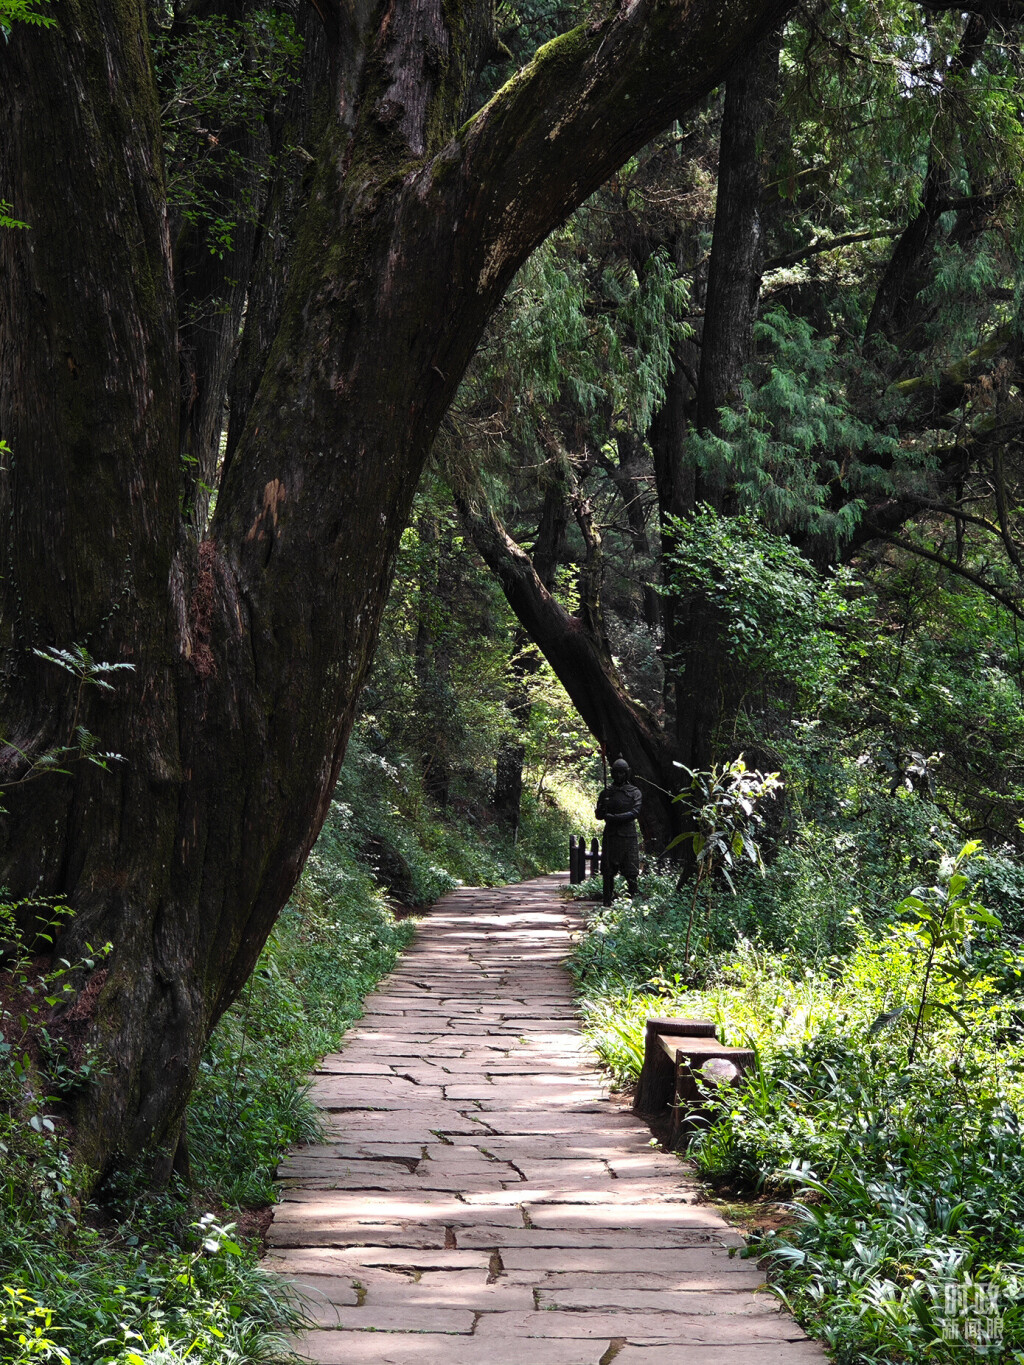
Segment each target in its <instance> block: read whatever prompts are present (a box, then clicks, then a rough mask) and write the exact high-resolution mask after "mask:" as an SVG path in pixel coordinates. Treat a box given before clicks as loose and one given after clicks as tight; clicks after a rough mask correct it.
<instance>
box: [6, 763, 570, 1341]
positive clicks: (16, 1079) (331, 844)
mask: <svg viewBox="0 0 1024 1365" xmlns="http://www.w3.org/2000/svg"><path fill="white" fill-rule="evenodd" d="M368 770H369V771H368ZM414 796H416V792H415V789H414V787H413V786H412V785H411V784H409V786H408V789H407V790H406V791H405V792H404V793H403V792H402V791H401V790H400V789H399V787H398V785H397V784H396V782H395V780H394V778H393V776H391V775H389V774H387V773H380V772H377V773H375V772H374V761H373V760H372V759H370V760H367V759H366V758H365V756H364V757H363V758H361V757H360V755H359V753H358V752H357V753H356V754H355V755H354V757H353V762H352V765H351V770H350V771H348V772H347V774H346V775H345V777H344V778H343V780H342V782H341V783H340V785H339V789H338V793H337V799H336V800H335V801H334V802H333V803H332V806H331V809H330V812H329V815H328V818H327V821H326V823H325V825H324V828H323V831H322V833H321V835H320V838H319V840H318V842H317V844H316V847H315V848H314V850H313V853H312V854H311V856H310V858H309V861H308V863H307V866H306V869H305V872H304V874H303V877H302V880H301V882H300V884H299V887H298V889H297V891H296V893H295V895H294V897H293V898H292V901H291V902H290V904H289V905H288V906H287V907H286V909H285V911H284V912H283V914H282V915H281V917H280V919H279V921H278V923H277V925H276V927H275V929H274V931H273V933H272V935H271V937H270V939H269V941H268V942H267V945H266V947H265V949H264V951H263V953H262V955H261V957H260V960H259V963H258V965H257V968H256V970H255V972H254V973H253V975H252V977H251V979H250V980H249V982H248V983H247V985H246V986H245V988H244V990H243V991H242V994H241V996H240V998H239V999H238V1000H237V1001H236V1003H235V1005H234V1007H233V1008H232V1009H231V1010H230V1011H228V1013H227V1014H226V1015H225V1017H224V1018H223V1019H222V1020H221V1022H220V1024H219V1025H218V1027H217V1029H216V1030H215V1032H214V1034H213V1037H212V1039H211V1040H210V1043H209V1045H208V1047H207V1049H206V1053H205V1056H204V1058H203V1062H202V1067H201V1073H200V1076H199V1080H198V1083H197V1085H196V1088H195V1091H194V1093H193V1096H192V1100H191V1104H190V1107H189V1112H188V1120H187V1133H188V1148H189V1156H190V1164H191V1180H190V1182H189V1184H188V1185H186V1184H184V1183H182V1182H181V1181H180V1180H179V1179H178V1178H177V1177H176V1178H175V1180H174V1181H172V1184H171V1186H170V1187H169V1188H168V1189H167V1190H166V1191H165V1192H164V1193H162V1194H160V1195H155V1194H153V1193H152V1191H151V1190H150V1189H149V1188H148V1180H147V1179H146V1177H145V1175H144V1173H142V1172H140V1171H132V1170H129V1171H122V1172H120V1173H119V1174H118V1175H117V1176H116V1177H114V1178H112V1179H110V1180H108V1181H107V1183H106V1184H105V1186H104V1187H103V1189H102V1190H101V1191H100V1192H99V1194H98V1196H95V1197H87V1195H86V1190H87V1188H88V1185H89V1182H88V1180H87V1178H86V1176H87V1173H86V1172H83V1171H80V1170H77V1169H76V1168H75V1166H74V1164H73V1161H72V1157H71V1145H70V1134H69V1132H68V1129H67V1125H66V1121H65V1120H64V1119H63V1117H62V1114H63V1108H62V1101H61V1095H62V1094H67V1093H68V1092H69V1090H70V1089H71V1088H73V1087H74V1086H76V1085H81V1084H87V1083H88V1077H89V1067H90V1065H91V1063H90V1060H89V1058H88V1056H86V1057H85V1058H83V1059H81V1060H80V1061H79V1063H78V1064H77V1066H76V1067H70V1066H69V1065H68V1063H67V1059H66V1058H65V1059H64V1060H61V1059H60V1058H59V1057H57V1055H56V1054H54V1055H52V1056H50V1055H48V1054H47V1052H46V1048H45V1046H43V1045H42V1044H45V1029H46V1023H47V1021H48V1019H49V1017H50V1013H51V1011H52V1010H53V1009H54V1007H56V1006H59V1004H60V999H61V995H62V989H63V987H62V982H63V980H64V978H65V977H66V975H67V973H66V971H64V969H62V968H60V967H59V965H58V966H57V967H54V966H53V965H52V964H51V965H50V966H46V965H44V964H42V963H41V962H40V961H39V960H37V961H36V962H34V963H33V962H23V963H21V964H18V965H17V966H16V967H14V968H13V969H9V970H7V971H5V972H4V973H3V974H2V975H0V986H2V985H4V984H5V983H6V990H5V992H4V994H3V996H0V1362H2V1365H29V1362H33V1365H34V1363H35V1362H44V1363H45V1365H49V1363H50V1362H53V1365H181V1363H182V1362H184V1361H185V1360H188V1361H189V1362H190V1365H236V1363H237V1365H242V1362H272V1361H279V1360H284V1359H286V1358H287V1359H290V1358H292V1357H291V1355H290V1352H289V1349H288V1345H287V1341H286V1333H287V1331H288V1329H289V1328H290V1327H292V1326H295V1325H296V1324H297V1323H298V1322H299V1320H300V1313H299V1308H298V1305H297V1304H296V1302H295V1301H294V1300H293V1299H292V1298H290V1297H289V1293H288V1291H287V1290H286V1289H285V1288H284V1287H283V1285H282V1282H281V1281H280V1280H279V1279H278V1278H277V1277H275V1276H272V1275H269V1274H268V1273H266V1272H265V1271H263V1270H262V1269H261V1267H260V1266H259V1264H258V1252H259V1238H258V1235H255V1234H257V1233H258V1227H259V1221H260V1219H259V1213H258V1211H259V1210H260V1209H261V1208H262V1207H264V1206H266V1205H269V1204H271V1203H272V1202H273V1200H274V1198H275V1195H274V1186H273V1178H274V1172H275V1170H276V1167H277V1164H278V1161H279V1158H280V1155H281V1153H282V1151H283V1150H284V1149H285V1148H286V1147H288V1146H290V1145H292V1144H294V1143H298V1142H303V1141H308V1140H310V1139H315V1138H316V1136H317V1135H318V1118H317V1111H316V1110H315V1108H314V1106H313V1105H312V1103H311V1102H310V1101H309V1099H308V1098H307V1089H308V1076H309V1072H310V1070H311V1068H312V1067H313V1065H314V1064H315V1063H316V1061H317V1060H318V1058H319V1057H321V1056H322V1055H323V1054H324V1053H325V1052H328V1051H329V1050H331V1049H332V1048H333V1047H335V1046H336V1045H337V1043H338V1041H339V1039H340V1037H341V1035H342V1033H343V1032H344V1030H345V1029H346V1028H347V1027H348V1025H349V1024H350V1023H351V1021H352V1020H354V1019H356V1018H358V1016H359V1014H360V1012H361V1009H362V1000H363V998H364V996H365V995H366V993H367V992H368V991H370V990H371V989H372V988H373V987H374V985H375V984H376V982H377V981H378V980H379V979H380V977H381V976H382V975H384V974H385V973H386V972H387V971H389V970H390V968H391V966H392V965H393V964H394V962H395V959H396V957H397V955H398V953H399V952H400V951H401V949H402V948H403V946H404V945H405V944H406V943H407V942H408V941H409V938H410V937H411V935H412V932H413V922H412V921H410V920H408V919H399V918H396V915H395V913H394V909H393V903H394V901H395V900H396V899H398V897H397V895H396V891H398V890H401V891H402V893H403V895H404V898H405V899H406V900H408V901H410V902H414V903H417V904H421V903H424V902H427V901H430V900H432V899H434V898H435V897H436V896H438V895H440V894H442V893H443V892H444V891H446V890H448V889H450V888H451V887H453V886H455V885H456V884H457V882H458V881H459V880H475V881H491V882H494V881H502V880H514V879H518V877H519V876H521V875H523V874H524V872H536V871H541V870H546V868H547V867H550V866H557V865H560V864H561V863H562V861H563V859H564V848H565V845H566V842H567V839H566V832H565V826H566V817H565V816H564V815H563V814H562V813H561V811H560V809H559V808H558V807H556V806H555V805H553V804H550V805H549V804H546V803H544V802H537V801H535V800H532V799H526V800H524V818H523V822H522V826H521V837H520V839H519V841H518V843H517V844H516V845H513V844H512V843H511V841H510V840H509V839H508V838H507V837H503V836H502V834H501V831H500V830H494V829H492V828H490V827H488V826H487V825H486V824H484V825H483V827H481V825H480V823H477V824H474V823H473V821H472V820H470V819H469V818H468V816H465V815H462V814H460V813H459V812H458V811H457V810H456V811H453V812H450V813H449V815H448V817H447V818H441V816H440V815H439V814H438V812H436V811H435V810H433V809H431V808H430V807H429V805H428V804H426V803H422V802H421V806H420V809H419V810H418V811H417V810H411V809H407V810H406V811H405V812H404V813H403V811H402V809H401V806H400V804H399V801H400V800H401V801H403V802H404V801H406V800H408V801H409V802H410V803H411V802H412V800H413V797H414ZM381 863H384V864H387V865H389V866H390V867H391V869H392V870H394V869H395V868H399V869H400V870H401V869H403V868H404V871H403V873H402V876H401V877H399V878H398V879H397V881H398V885H397V886H396V884H395V882H394V881H392V880H391V879H388V881H387V885H386V886H384V885H382V884H381V883H382V878H381V866H380V864H381ZM3 929H4V924H3V922H2V916H0V940H2V939H4V938H5V937H7V935H5V933H4V932H3ZM3 999H6V1000H7V1001H8V1008H6V1009H4V1007H3V1003H2V1001H3ZM26 1040H28V1041H27V1044H26V1046H23V1045H22V1044H23V1043H25V1042H26ZM253 1211H256V1212H253Z"/></svg>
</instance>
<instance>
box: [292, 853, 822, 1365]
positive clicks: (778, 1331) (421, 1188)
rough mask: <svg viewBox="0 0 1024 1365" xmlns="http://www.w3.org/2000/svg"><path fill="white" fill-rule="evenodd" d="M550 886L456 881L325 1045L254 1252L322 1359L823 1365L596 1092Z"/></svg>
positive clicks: (511, 1364)
mask: <svg viewBox="0 0 1024 1365" xmlns="http://www.w3.org/2000/svg"><path fill="white" fill-rule="evenodd" d="M563 880H564V878H559V877H543V878H540V879H538V880H537V881H533V882H527V883H524V884H522V885H520V886H512V887H503V888H501V889H498V890H484V891H481V890H475V889H469V888H465V889H461V890H458V891H455V892H452V894H451V895H449V896H446V897H445V898H444V899H443V900H442V901H440V902H439V903H438V904H437V905H436V906H435V907H434V908H433V910H431V911H430V912H429V914H428V916H427V917H426V919H425V920H424V922H423V924H422V926H421V927H420V929H419V932H418V933H417V935H416V938H415V940H414V942H413V944H412V946H411V947H410V949H409V950H408V951H407V952H406V953H405V955H404V956H403V957H402V959H401V961H400V962H399V964H398V966H397V968H396V970H395V971H394V972H392V974H391V975H390V976H389V977H388V978H387V979H386V981H384V982H383V983H382V985H381V988H380V989H379V990H378V991H377V993H376V994H374V995H373V996H371V997H369V998H368V999H367V1001H366V1013H365V1015H364V1017H363V1019H362V1020H361V1021H360V1023H359V1025H358V1026H357V1027H355V1028H353V1029H351V1030H350V1031H349V1033H348V1034H347V1035H346V1038H345V1045H344V1047H343V1049H342V1051H341V1052H338V1053H336V1054H334V1055H333V1056H330V1057H327V1058H325V1059H324V1062H323V1064H322V1066H321V1067H320V1069H319V1071H318V1073H317V1078H316V1081H315V1085H314V1097H315V1099H316V1100H317V1102H318V1103H319V1104H320V1105H321V1106H322V1108H323V1109H324V1110H325V1111H326V1119H327V1129H328V1136H327V1142H326V1143H325V1144H324V1145H323V1146H317V1147H305V1148H300V1149H297V1150H296V1151H294V1152H293V1153H291V1154H290V1155H289V1156H288V1157H287V1158H286V1160H285V1161H284V1162H283V1164H282V1166H281V1170H280V1175H281V1178H282V1180H283V1182H284V1184H285V1191H284V1199H283V1202H282V1203H281V1204H280V1205H279V1206H278V1208H277V1210H276V1213H275V1218H274V1222H273V1224H272V1226H271V1229H270V1235H269V1242H270V1247H271V1251H270V1253H269V1255H268V1264H269V1265H271V1266H273V1267H275V1268H276V1269H279V1270H280V1271H281V1272H283V1273H284V1274H286V1275H288V1276H289V1277H290V1278H292V1279H294V1280H297V1281H298V1282H299V1283H300V1284H301V1285H302V1286H303V1287H304V1292H305V1293H306V1295H307V1303H308V1305H309V1311H310V1314H311V1318H312V1320H313V1321H314V1322H315V1323H316V1324H317V1327H316V1329H315V1330H311V1331H310V1332H308V1333H307V1334H306V1335H305V1336H304V1337H303V1338H302V1341H301V1343H300V1350H301V1351H302V1353H303V1354H304V1355H307V1356H308V1357H310V1358H311V1359H312V1360H314V1361H318V1362H322V1363H323V1365H363V1362H370V1361H372V1362H374V1365H524V1363H525V1365H610V1362H611V1361H612V1360H614V1361H615V1362H616V1365H669V1363H670V1362H671V1365H712V1362H714V1365H803V1362H810V1361H823V1360H824V1359H825V1356H824V1354H823V1353H822V1351H821V1350H820V1348H819V1347H818V1346H817V1345H816V1344H815V1343H813V1342H811V1341H809V1340H808V1339H807V1338H806V1337H805V1335H804V1334H803V1332H801V1330H800V1329H799V1327H797V1326H796V1324H795V1323H794V1322H793V1320H792V1318H790V1317H789V1316H788V1315H786V1314H784V1313H782V1312H781V1311H780V1310H779V1308H778V1306H777V1304H776V1301H775V1300H774V1299H773V1298H772V1297H771V1296H770V1295H768V1294H764V1293H756V1292H755V1291H756V1290H757V1287H758V1285H759V1284H760V1283H761V1280H762V1277H761V1276H760V1274H759V1272H758V1271H757V1269H756V1267H755V1266H753V1265H752V1264H751V1263H750V1262H748V1261H742V1260H740V1259H738V1258H734V1259H730V1257H729V1254H728V1248H729V1247H738V1246H741V1245H742V1241H743V1239H742V1237H741V1236H740V1235H739V1234H738V1233H737V1232H735V1231H734V1230H733V1229H732V1228H730V1227H729V1225H728V1224H727V1223H725V1222H724V1221H723V1220H722V1219H721V1218H720V1217H719V1216H718V1215H717V1214H716V1213H715V1212H714V1210H713V1209H711V1208H708V1207H707V1206H705V1205H701V1204H699V1203H697V1202H696V1192H695V1188H694V1185H693V1182H692V1180H691V1179H690V1178H689V1177H688V1175H687V1173H686V1170H685V1168H684V1167H683V1166H682V1165H681V1164H680V1163H679V1161H677V1160H676V1158H675V1157H673V1156H670V1155H667V1154H665V1153H663V1152H661V1151H659V1150H657V1149H655V1148H652V1147H651V1146H650V1145H649V1143H650V1133H649V1132H648V1130H647V1128H646V1127H645V1126H644V1125H643V1124H642V1123H640V1122H639V1121H638V1120H636V1119H635V1118H633V1116H632V1114H630V1113H629V1112H626V1111H623V1110H622V1109H620V1108H618V1107H616V1106H615V1105H614V1104H613V1103H612V1102H611V1101H609V1099H608V1098H607V1095H606V1092H605V1088H604V1084H603V1081H602V1078H601V1076H600V1075H599V1074H598V1072H597V1071H596V1070H595V1068H594V1061H593V1057H592V1056H591V1055H589V1054H588V1053H587V1052H586V1050H585V1049H584V1047H583V1045H582V1040H581V1038H580V1035H579V1032H578V1030H577V1019H576V1015H575V1013H574V1011H573V1007H572V988H571V982H570V978H569V976H568V974H567V972H566V971H565V969H564V967H563V966H562V963H563V960H564V958H565V955H566V952H567V950H568V947H569V942H570V934H571V932H572V930H573V929H574V928H575V927H577V926H578V923H579V917H578V915H577V914H576V912H575V911H574V910H573V908H572V906H571V905H568V904H566V903H565V902H563V901H561V900H559V898H558V888H559V885H560V884H561V882H562V881H563Z"/></svg>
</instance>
